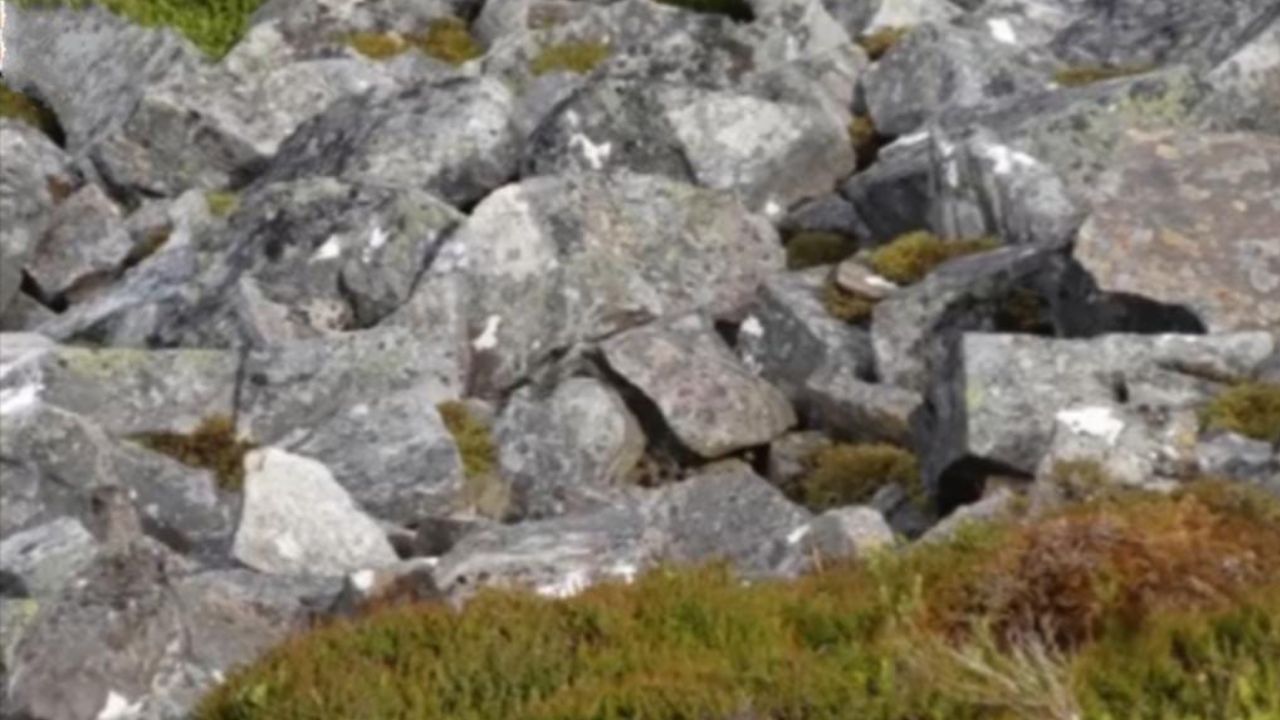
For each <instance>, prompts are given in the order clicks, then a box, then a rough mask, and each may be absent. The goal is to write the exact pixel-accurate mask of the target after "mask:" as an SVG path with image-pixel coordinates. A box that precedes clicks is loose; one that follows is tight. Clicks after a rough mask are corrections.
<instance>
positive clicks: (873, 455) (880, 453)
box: [800, 443, 923, 512]
mask: <svg viewBox="0 0 1280 720" xmlns="http://www.w3.org/2000/svg"><path fill="white" fill-rule="evenodd" d="M810 463H811V465H812V469H811V470H810V471H809V473H808V474H807V475H805V476H804V477H803V478H802V479H801V480H800V492H801V498H800V499H801V501H802V502H804V504H805V505H807V506H808V507H809V508H810V509H812V510H814V511H816V512H821V511H823V510H828V509H831V508H836V507H844V506H846V505H858V504H862V503H866V502H867V501H869V500H870V499H871V497H872V496H873V495H875V494H876V491H877V490H879V489H880V488H882V487H884V486H886V485H890V484H894V483H896V484H898V485H901V486H902V487H903V488H905V489H906V490H907V492H908V493H909V494H910V495H911V496H912V497H913V499H917V500H918V499H919V498H920V496H921V495H922V494H923V492H922V489H921V487H920V467H919V464H918V463H917V462H916V458H915V456H914V455H912V454H911V453H909V452H907V451H906V450H903V449H902V448H900V447H897V446H894V445H889V444H885V443H870V444H860V445H854V444H836V445H832V446H830V447H824V448H820V449H819V450H818V451H817V452H816V453H814V455H813V457H812V458H811V459H810Z"/></svg>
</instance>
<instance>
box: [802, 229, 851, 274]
mask: <svg viewBox="0 0 1280 720" xmlns="http://www.w3.org/2000/svg"><path fill="white" fill-rule="evenodd" d="M786 247H787V269H788V270H804V269H805V268H811V267H816V266H818V265H830V264H832V263H838V262H840V261H841V260H843V259H845V258H847V257H849V256H850V255H852V254H854V253H855V252H857V250H858V241H857V240H854V239H853V238H851V237H848V236H845V235H841V234H840V233H833V232H819V231H812V230H806V231H803V232H798V233H796V234H795V235H792V236H791V237H790V238H788V239H787V242H786Z"/></svg>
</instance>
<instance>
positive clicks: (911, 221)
mask: <svg viewBox="0 0 1280 720" xmlns="http://www.w3.org/2000/svg"><path fill="white" fill-rule="evenodd" d="M928 139H929V136H928V135H927V134H925V133H913V134H911V135H907V136H904V137H901V138H898V139H897V140H896V141H894V142H893V143H892V144H890V145H887V146H885V147H883V148H881V149H880V155H879V157H878V158H877V159H876V162H875V163H874V164H872V165H871V167H869V168H867V169H866V170H864V171H862V172H859V173H856V174H855V175H853V177H851V178H849V179H848V180H847V181H846V182H845V183H844V184H843V185H841V186H840V194H841V195H843V196H844V197H845V198H846V199H848V201H849V203H850V204H852V205H853V208H854V210H855V211H856V212H857V213H858V217H860V218H862V220H863V221H864V222H865V223H866V229H867V233H868V244H870V245H883V244H884V243H887V242H889V241H890V240H892V239H894V238H896V237H898V236H899V235H902V234H903V233H907V232H911V231H913V230H921V229H925V228H926V227H927V226H928V220H929V213H930V211H931V210H932V207H933V187H932V182H931V172H932V159H931V156H930V152H929V143H928V142H927V141H928Z"/></svg>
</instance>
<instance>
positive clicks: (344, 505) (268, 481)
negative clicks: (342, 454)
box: [232, 448, 396, 576]
mask: <svg viewBox="0 0 1280 720" xmlns="http://www.w3.org/2000/svg"><path fill="white" fill-rule="evenodd" d="M244 464H245V480H244V510H243V511H242V512H241V515H240V526H239V527H238V528H237V529H236V540H235V545H234V546H233V547H232V554H233V555H234V556H235V558H236V559H237V560H239V561H240V562H243V563H244V564H245V565H248V566H249V567H251V568H253V569H255V570H259V571H262V572H266V573H272V574H282V575H332V576H341V575H345V574H346V573H349V572H353V571H355V570H360V569H363V568H367V567H378V566H381V565H389V564H391V563H393V562H395V561H396V554H395V551H394V550H393V549H392V548H391V543H390V542H388V541H387V538H386V536H385V535H384V534H383V533H382V530H380V529H379V528H378V524H377V523H376V522H374V520H373V519H372V518H370V517H369V516H368V515H365V514H363V513H362V512H360V510H359V509H358V508H357V507H356V505H355V503H354V502H352V500H351V496H350V495H348V494H347V493H346V491H345V490H343V489H342V486H341V485H339V484H338V483H337V482H335V481H334V479H333V475H332V474H330V472H329V469H328V468H326V467H325V466H324V465H322V464H320V463H318V462H316V461H315V460H312V459H310V458H305V457H302V456H300V455H293V454H290V453H287V452H284V451H282V450H277V449H275V448H266V449H264V450H256V451H254V452H252V453H250V454H249V455H248V456H247V457H246V458H245V462H244Z"/></svg>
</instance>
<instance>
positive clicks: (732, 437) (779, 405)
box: [603, 316, 796, 458]
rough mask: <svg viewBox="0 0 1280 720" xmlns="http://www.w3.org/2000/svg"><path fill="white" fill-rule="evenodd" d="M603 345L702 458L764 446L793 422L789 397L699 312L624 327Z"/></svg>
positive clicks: (617, 369)
mask: <svg viewBox="0 0 1280 720" xmlns="http://www.w3.org/2000/svg"><path fill="white" fill-rule="evenodd" d="M603 350H604V356H605V359H606V360H607V361H608V363H609V366H610V367H611V368H612V369H613V370H614V371H615V372H617V373H618V374H619V375H621V376H622V377H623V378H625V379H626V380H627V382H629V383H631V384H632V385H635V386H636V387H637V388H639V390H640V392H642V393H644V395H645V396H646V397H647V398H649V399H650V400H651V401H653V403H654V404H655V405H657V407H658V410H659V411H660V412H661V413H662V418H663V420H664V421H665V422H666V424H667V426H668V427H669V428H670V429H671V431H672V433H674V434H675V436H676V438H678V439H679V441H680V443H681V444H683V445H684V446H685V447H687V448H688V449H690V450H692V451H693V452H695V453H697V454H698V455H701V456H702V457H704V458H716V457H721V456H723V455H727V454H729V453H731V452H733V451H735V450H741V449H744V448H748V447H751V446H754V445H764V444H767V443H768V442H769V441H770V440H772V439H774V438H775V437H777V436H779V435H781V434H782V433H783V432H786V431H787V430H788V429H789V428H790V427H791V426H792V425H794V424H795V422H796V416H795V411H794V410H793V409H792V408H791V404H790V403H789V402H788V401H787V399H786V397H785V396H784V395H783V394H782V393H780V392H779V391H778V390H777V389H776V388H774V387H773V386H771V385H769V384H767V383H765V382H763V381H761V380H759V379H758V378H756V377H754V376H752V375H751V373H750V372H749V371H748V370H747V369H746V368H745V367H743V366H742V365H741V364H740V363H739V362H738V360H737V358H735V357H734V355H733V352H732V351H731V350H730V349H729V348H728V346H726V345H725V344H724V343H723V341H721V340H720V338H719V336H717V335H716V334H715V330H714V328H712V327H711V326H710V323H707V322H706V321H704V320H703V319H701V318H699V317H697V316H690V317H686V318H682V319H680V320H679V321H676V322H673V323H671V324H670V325H668V326H665V327H652V326H651V327H645V328H640V329H637V330H632V331H630V332H626V333H623V334H622V335H619V336H617V337H615V338H611V339H610V340H608V341H607V342H605V343H604V345H603Z"/></svg>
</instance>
